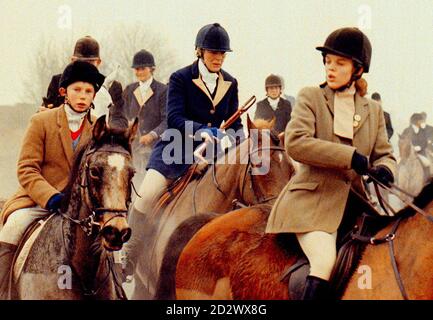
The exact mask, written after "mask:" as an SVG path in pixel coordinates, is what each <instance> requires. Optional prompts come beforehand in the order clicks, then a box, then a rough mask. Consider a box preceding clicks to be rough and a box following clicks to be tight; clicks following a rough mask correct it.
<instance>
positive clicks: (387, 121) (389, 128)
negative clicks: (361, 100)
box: [371, 92, 394, 140]
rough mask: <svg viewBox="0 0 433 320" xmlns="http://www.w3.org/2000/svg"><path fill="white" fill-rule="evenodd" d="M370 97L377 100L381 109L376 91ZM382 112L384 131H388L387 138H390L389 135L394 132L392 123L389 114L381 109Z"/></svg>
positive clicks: (380, 101) (379, 98) (380, 102)
mask: <svg viewBox="0 0 433 320" xmlns="http://www.w3.org/2000/svg"><path fill="white" fill-rule="evenodd" d="M371 99H373V100H375V101H377V102H378V103H379V104H380V106H381V107H382V109H383V106H382V99H381V97H380V94H379V93H378V92H375V93H373V94H372V95H371ZM383 114H384V116H385V125H386V132H387V133H388V140H391V137H392V135H393V134H394V128H393V127H392V123H391V115H390V114H389V113H388V112H386V111H385V110H383Z"/></svg>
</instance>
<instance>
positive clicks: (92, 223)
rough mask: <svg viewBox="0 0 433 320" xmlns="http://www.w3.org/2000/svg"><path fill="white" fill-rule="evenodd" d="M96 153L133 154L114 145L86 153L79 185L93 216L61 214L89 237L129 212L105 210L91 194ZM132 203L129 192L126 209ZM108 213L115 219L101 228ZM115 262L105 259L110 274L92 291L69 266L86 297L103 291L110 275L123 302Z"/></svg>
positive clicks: (108, 256)
mask: <svg viewBox="0 0 433 320" xmlns="http://www.w3.org/2000/svg"><path fill="white" fill-rule="evenodd" d="M96 152H106V153H117V154H119V153H120V154H124V155H126V156H128V157H130V156H131V153H130V152H128V151H127V150H126V149H125V148H123V147H121V146H118V145H113V144H111V145H103V146H102V147H99V148H96V147H94V146H93V147H88V150H86V151H85V155H84V157H85V158H86V160H85V161H86V162H85V164H84V171H83V172H84V174H83V173H82V177H81V180H80V183H79V185H80V188H81V189H82V190H83V191H84V192H85V193H86V194H87V196H88V198H89V200H90V204H88V203H87V202H86V201H83V203H84V205H85V206H86V207H87V208H88V210H89V211H90V212H91V215H89V216H88V217H86V218H83V219H73V218H71V217H70V216H69V215H67V214H66V213H64V212H60V214H61V215H62V217H63V218H65V219H66V220H69V221H71V222H72V223H74V224H76V225H78V226H79V227H80V228H81V229H82V230H83V231H84V233H85V234H86V235H87V236H88V237H90V236H92V235H94V231H95V230H98V235H99V233H100V231H101V230H103V229H104V227H105V226H106V225H107V223H108V222H109V221H111V220H113V219H114V218H117V217H122V218H126V217H127V212H128V210H125V209H118V208H105V207H101V206H99V205H98V201H97V200H96V199H95V197H94V196H93V195H92V193H91V192H90V190H89V181H90V179H91V178H90V166H89V159H90V156H91V155H92V154H94V153H96ZM130 202H131V192H129V196H128V199H127V201H126V203H125V207H126V208H128V206H129V204H130ZM107 213H116V214H115V215H113V217H111V218H110V219H108V220H107V221H106V222H105V223H104V224H103V225H102V226H100V224H99V223H97V222H98V221H99V220H100V219H101V217H102V216H103V215H104V214H107ZM63 242H64V245H65V250H66V251H67V256H68V259H69V261H71V260H72V259H71V253H70V252H69V250H68V249H67V248H68V246H67V245H66V242H65V239H63ZM113 260H114V259H113V256H112V255H111V254H107V256H106V259H105V263H106V264H107V266H108V272H107V274H106V275H105V276H104V278H103V280H102V281H101V283H100V284H99V286H98V287H97V288H93V287H94V286H93V285H92V286H91V288H90V289H89V288H88V287H87V286H86V285H85V284H84V281H83V279H81V277H80V275H79V273H78V272H77V271H76V270H75V268H74V266H73V264H72V263H69V266H70V268H71V269H72V272H73V274H74V275H75V276H76V277H77V278H78V282H79V284H80V286H81V289H82V290H83V294H84V296H86V297H90V298H92V297H95V296H96V295H97V294H98V293H99V292H100V291H101V289H102V288H104V287H105V286H106V284H107V282H108V281H109V279H110V275H112V277H113V284H114V289H115V292H116V294H117V296H118V297H119V298H120V299H122V300H126V299H127V296H126V293H125V291H124V290H123V287H122V284H121V283H122V282H121V280H119V279H118V276H117V274H116V272H115V270H114V261H113Z"/></svg>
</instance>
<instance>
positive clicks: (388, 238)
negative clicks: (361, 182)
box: [351, 173, 433, 300]
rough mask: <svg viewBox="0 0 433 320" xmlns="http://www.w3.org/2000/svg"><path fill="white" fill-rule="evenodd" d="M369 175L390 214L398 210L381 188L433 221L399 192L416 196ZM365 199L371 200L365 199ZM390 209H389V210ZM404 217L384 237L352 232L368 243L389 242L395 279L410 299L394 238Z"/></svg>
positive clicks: (383, 206) (432, 219) (380, 202)
mask: <svg viewBox="0 0 433 320" xmlns="http://www.w3.org/2000/svg"><path fill="white" fill-rule="evenodd" d="M367 176H368V177H369V178H370V179H371V180H372V181H373V184H374V188H375V190H376V194H377V198H378V201H379V204H380V206H381V207H382V209H383V210H384V211H385V213H386V214H387V215H388V216H391V214H390V213H389V211H391V212H392V215H395V214H396V211H395V210H394V209H393V208H392V206H391V205H390V204H389V203H388V202H387V201H386V200H385V199H384V197H383V196H382V194H381V193H380V189H379V187H380V188H382V189H384V190H386V191H388V192H390V193H392V194H393V195H394V196H396V197H397V198H398V199H400V200H401V201H402V202H403V203H404V204H405V205H407V206H409V207H410V208H412V209H413V210H414V211H415V212H416V213H419V214H421V215H422V216H423V217H424V218H426V219H427V221H429V222H432V223H433V216H431V215H429V214H428V213H427V212H426V211H424V210H423V209H421V208H419V207H418V206H416V205H415V204H414V203H412V202H410V201H407V200H406V199H404V198H403V197H401V196H400V194H399V192H401V193H403V194H405V195H406V196H409V197H411V198H415V196H413V195H411V194H410V193H408V192H406V191H405V190H403V189H401V188H400V187H398V186H396V185H395V184H393V183H390V184H389V186H388V185H386V184H384V183H382V182H380V181H379V180H378V179H377V178H375V177H374V176H373V175H371V174H370V173H367ZM365 201H369V200H365ZM388 209H389V211H388ZM403 219H404V217H398V218H397V220H396V221H395V222H394V224H393V226H392V228H391V231H390V232H389V233H388V234H386V235H385V236H384V237H381V238H376V237H365V236H361V235H359V234H357V233H352V235H351V236H352V238H353V239H355V240H358V241H360V242H363V243H367V244H371V245H379V244H382V243H388V244H389V255H390V258H391V265H392V269H393V271H394V276H395V280H396V282H397V284H398V287H399V289H400V293H401V295H402V297H403V299H404V300H409V296H408V294H407V291H406V289H405V286H404V283H403V279H402V277H401V274H400V271H399V269H398V265H397V260H396V257H395V248H394V240H395V239H396V237H397V229H398V227H399V225H400V223H401V221H402V220H403Z"/></svg>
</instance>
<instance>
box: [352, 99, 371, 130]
mask: <svg viewBox="0 0 433 320" xmlns="http://www.w3.org/2000/svg"><path fill="white" fill-rule="evenodd" d="M369 114H370V108H369V107H368V99H367V98H365V97H361V96H360V95H359V94H358V92H357V93H356V94H355V117H356V116H359V117H361V120H359V121H358V122H359V124H358V126H357V127H354V128H353V135H356V133H357V132H358V131H359V129H360V128H361V127H362V125H363V124H364V123H365V120H367V118H368V116H369Z"/></svg>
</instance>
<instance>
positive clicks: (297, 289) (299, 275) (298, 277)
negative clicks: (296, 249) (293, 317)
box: [281, 257, 310, 300]
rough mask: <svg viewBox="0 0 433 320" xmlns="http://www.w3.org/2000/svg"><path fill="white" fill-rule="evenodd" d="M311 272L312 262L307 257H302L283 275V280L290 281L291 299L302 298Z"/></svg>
mask: <svg viewBox="0 0 433 320" xmlns="http://www.w3.org/2000/svg"><path fill="white" fill-rule="evenodd" d="M309 273H310V264H309V263H308V260H307V258H305V257H300V258H299V259H298V260H297V261H296V262H295V263H294V264H293V265H292V266H290V267H289V268H288V269H287V270H286V271H285V272H284V273H283V275H282V276H281V281H283V282H284V281H288V287H289V298H290V300H301V299H302V295H303V293H304V288H305V282H306V279H307V276H308V274H309Z"/></svg>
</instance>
